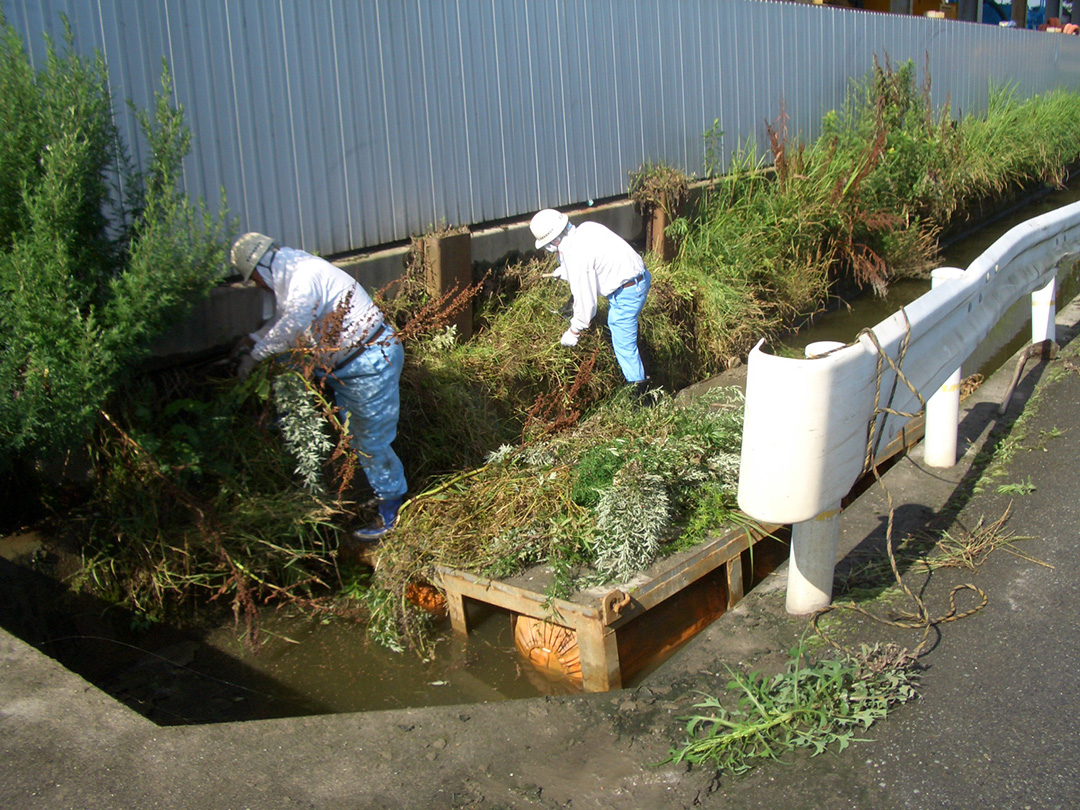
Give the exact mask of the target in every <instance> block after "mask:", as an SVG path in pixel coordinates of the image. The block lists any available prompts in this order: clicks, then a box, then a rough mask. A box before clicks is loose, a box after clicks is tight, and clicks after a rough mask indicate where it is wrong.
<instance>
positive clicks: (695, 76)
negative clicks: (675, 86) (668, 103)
mask: <svg viewBox="0 0 1080 810" xmlns="http://www.w3.org/2000/svg"><path fill="white" fill-rule="evenodd" d="M679 12H680V13H679V40H678V50H677V51H676V52H675V54H674V61H675V65H676V68H677V70H678V72H679V84H680V86H679V118H678V121H679V128H678V130H676V131H675V132H673V133H672V135H673V139H674V143H673V148H674V153H675V155H676V156H675V157H674V158H672V157H669V158H668V160H667V162H668V163H672V164H674V165H675V166H677V167H679V168H685V167H686V165H687V162H688V157H689V155H690V154H691V152H692V149H693V142H694V141H696V140H697V137H698V136H697V134H696V132H697V130H698V126H697V121H698V119H697V115H696V114H695V112H694V111H695V108H696V103H695V102H696V100H697V98H698V97H699V96H700V95H701V90H700V88H701V73H700V71H699V70H698V64H699V62H700V59H699V56H698V39H697V31H698V26H699V25H700V23H701V20H700V18H699V9H698V4H697V3H696V2H694V1H693V0H689V1H688V2H685V3H682V4H680V6H679Z"/></svg>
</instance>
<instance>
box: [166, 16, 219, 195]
mask: <svg viewBox="0 0 1080 810" xmlns="http://www.w3.org/2000/svg"><path fill="white" fill-rule="evenodd" d="M219 12H220V7H219V6H209V7H204V6H202V5H201V4H183V3H173V4H170V5H169V6H167V7H166V8H165V14H166V15H167V17H169V18H170V22H171V25H170V26H169V31H170V38H171V40H172V41H171V43H170V44H171V47H170V51H171V52H172V53H173V54H175V57H174V58H176V59H177V62H178V64H177V65H176V67H175V68H174V70H175V72H174V80H175V84H174V96H175V103H177V104H180V105H183V109H184V123H185V124H186V125H187V127H188V129H189V131H190V132H191V139H192V141H191V144H192V145H191V148H192V152H191V153H189V155H188V157H187V158H186V159H185V160H184V165H183V178H184V186H185V189H186V191H187V192H188V194H190V195H192V196H200V197H202V198H203V199H204V200H205V201H206V202H207V203H208V205H209V206H210V208H211V209H212V210H217V208H218V201H219V195H218V193H217V189H218V186H219V185H221V182H222V177H223V176H224V174H225V172H224V170H223V169H224V167H223V166H222V163H221V138H220V132H219V125H220V123H221V120H222V116H220V115H219V114H218V111H219V107H220V105H221V97H222V91H223V90H224V89H225V88H223V87H222V84H223V83H222V82H220V81H219V73H218V67H219V64H220V57H221V49H220V48H217V47H215V46H214V45H212V44H211V39H212V37H213V34H212V33H211V32H212V31H218V30H220V26H219V25H217V24H216V23H217V21H216V20H214V21H211V20H209V19H207V15H214V16H216V15H217V13H219ZM159 70H160V69H159ZM195 155H198V158H199V159H195Z"/></svg>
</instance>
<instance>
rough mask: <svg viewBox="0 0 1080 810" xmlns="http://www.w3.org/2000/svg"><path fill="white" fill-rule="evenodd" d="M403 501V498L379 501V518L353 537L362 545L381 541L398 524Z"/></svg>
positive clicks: (356, 532) (358, 530)
mask: <svg viewBox="0 0 1080 810" xmlns="http://www.w3.org/2000/svg"><path fill="white" fill-rule="evenodd" d="M401 501H402V499H401V498H391V499H390V500H388V501H379V517H378V518H377V519H376V521H375V522H374V523H372V524H371V525H370V526H365V527H364V528H362V529H357V530H356V531H354V532H353V537H355V538H356V539H357V540H359V541H360V542H361V543H374V542H376V541H377V540H381V539H382V538H383V537H384V536H385V535H386V534H387V533H388V532H389V531H390V530H391V529H393V528H394V526H395V525H396V524H397V515H398V510H399V509H400V508H401Z"/></svg>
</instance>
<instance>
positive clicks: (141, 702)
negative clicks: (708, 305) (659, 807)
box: [0, 183, 1080, 725]
mask: <svg viewBox="0 0 1080 810" xmlns="http://www.w3.org/2000/svg"><path fill="white" fill-rule="evenodd" d="M1077 199H1080V183H1073V184H1072V186H1071V187H1070V188H1067V189H1065V190H1062V191H1055V192H1051V193H1049V194H1046V195H1044V196H1042V197H1040V198H1038V199H1036V200H1034V201H1031V202H1029V203H1027V204H1025V205H1024V206H1022V207H1021V208H1018V209H1017V210H1015V211H1013V212H1011V213H1009V214H1008V215H1006V216H1004V217H1002V218H1000V219H998V220H997V221H995V222H994V223H992V224H991V225H990V226H989V227H985V228H982V229H980V230H979V231H977V232H975V233H973V234H971V235H969V236H966V237H965V238H963V239H960V240H958V241H955V242H953V243H952V244H951V245H949V246H948V247H947V248H946V249H945V251H944V258H943V261H942V264H943V265H950V266H955V267H966V266H967V265H968V264H969V263H970V262H971V261H972V260H973V259H974V258H975V257H977V256H978V255H979V254H980V253H981V252H982V251H983V250H985V249H986V248H987V247H988V246H989V245H990V244H992V243H993V241H994V240H996V239H997V238H998V237H999V236H1001V235H1002V234H1003V233H1005V232H1006V231H1007V230H1008V229H1009V228H1011V227H1013V226H1014V225H1016V224H1018V223H1020V222H1022V221H1024V220H1027V219H1030V218H1031V217H1033V216H1037V215H1038V214H1041V213H1044V212H1046V211H1049V210H1053V209H1054V208H1058V207H1061V206H1062V205H1066V204H1068V203H1070V202H1074V201H1075V200H1077ZM1059 285H1060V290H1059V293H1058V300H1059V301H1068V300H1070V299H1071V298H1072V297H1073V296H1075V295H1076V294H1077V281H1076V273H1075V272H1071V273H1070V274H1069V275H1068V276H1067V277H1065V278H1062V279H1060V280H1059ZM928 289H929V282H928V281H905V282H901V283H897V284H895V285H893V286H892V287H891V289H890V292H889V295H888V297H887V298H884V299H882V298H878V297H876V296H872V295H865V296H863V297H861V298H860V299H858V300H856V301H854V302H851V303H850V305H847V306H844V307H841V308H840V309H837V310H835V311H831V312H826V313H823V314H822V315H820V316H819V317H817V318H815V319H814V322H813V324H811V325H810V326H808V327H806V328H804V329H803V330H802V331H800V332H799V333H798V334H796V335H793V336H791V337H790V338H789V339H787V340H786V341H785V342H784V345H785V347H786V350H788V351H791V352H793V353H797V354H801V353H802V349H803V348H804V347H805V345H806V344H807V343H809V342H811V341H818V340H836V341H841V342H844V343H849V342H851V341H852V340H854V338H855V336H856V334H857V333H858V332H859V330H860V329H862V328H864V327H867V326H873V325H874V324H877V323H879V322H880V321H882V320H884V319H885V318H887V317H888V316H889V315H891V314H892V313H893V312H895V311H896V310H897V309H899V308H900V307H901V306H904V305H906V304H908V303H910V302H911V301H913V300H914V299H915V298H917V297H918V296H920V295H922V294H923V293H924V292H926V291H927V290H928ZM1029 324H1030V304H1029V302H1028V301H1026V300H1022V301H1020V302H1018V303H1017V305H1016V306H1015V307H1014V308H1013V310H1011V311H1010V313H1009V315H1008V316H1007V317H1006V318H1004V319H1003V320H1002V322H1001V323H1000V324H999V325H998V327H997V328H996V329H995V330H994V332H993V333H992V334H991V335H990V336H989V338H988V339H987V341H986V342H985V344H984V345H983V346H981V347H980V349H979V350H978V351H977V353H976V354H975V355H974V356H973V357H972V358H971V359H970V360H969V361H968V363H967V364H966V365H965V367H964V369H963V374H964V375H965V376H966V375H968V374H972V373H975V372H981V373H983V374H986V373H988V372H990V371H992V370H994V369H995V368H997V367H998V366H1000V365H1001V364H1002V363H1003V362H1004V361H1005V360H1007V359H1008V358H1009V357H1010V356H1012V354H1013V353H1014V352H1016V351H1017V350H1018V349H1020V348H1021V347H1022V346H1023V345H1024V343H1025V342H1026V341H1027V340H1029V339H1030V326H1029ZM40 545H41V544H40V542H39V541H38V540H37V539H36V538H34V537H33V536H32V535H21V536H12V537H7V538H0V585H3V587H4V589H5V592H6V593H7V595H8V598H7V599H6V600H5V601H6V604H7V606H8V608H7V611H8V614H10V615H0V621H2V623H3V624H4V626H6V627H8V628H9V629H11V630H12V631H13V632H16V633H18V634H19V635H22V636H23V637H24V638H28V640H30V641H31V642H32V643H34V644H35V645H36V646H38V647H39V648H40V649H42V650H43V651H44V652H46V653H48V654H50V655H53V656H54V657H56V658H57V659H58V660H60V661H61V662H62V663H64V664H65V665H67V666H68V667H69V668H72V669H75V670H77V671H78V672H79V673H80V674H82V675H83V676H84V677H86V678H87V679H88V680H90V681H91V682H93V683H95V684H96V685H98V686H99V687H100V688H102V689H104V690H105V691H107V692H109V693H110V694H112V695H113V696H114V697H117V698H118V699H120V700H122V701H124V702H125V703H127V704H128V705H129V706H131V707H132V708H133V709H135V710H136V711H139V712H140V713H142V714H144V715H146V716H147V717H149V718H150V719H152V720H154V721H155V722H158V723H161V724H163V725H172V724H185V723H206V722H222V721H234V720H249V719H258V718H268V717H282V716H298V715H306V714H326V713H343V712H364V711H373V710H380V709H394V708H407V707H418V706H433V705H456V704H469V703H478V702H487V701H502V700H512V699H516V698H523V697H534V696H538V695H543V694H552V693H560V692H568V691H572V690H573V687H572V686H570V685H569V684H567V683H566V682H564V681H559V680H552V679H549V678H547V677H545V676H544V675H542V674H541V673H539V672H537V671H536V670H534V669H533V668H532V667H531V666H530V665H529V664H528V663H527V662H525V661H524V660H523V659H522V658H521V656H520V655H519V654H518V652H517V650H516V648H515V646H514V638H513V632H512V629H511V624H510V617H509V615H508V614H507V613H505V612H502V611H498V610H494V611H493V612H492V614H491V615H490V616H488V617H487V618H486V619H485V620H483V621H481V622H479V623H477V624H476V625H474V629H473V631H472V632H471V633H470V635H469V636H467V637H462V636H458V635H456V634H453V633H451V632H450V630H449V623H448V622H447V623H445V632H444V633H442V635H441V638H440V641H439V643H438V645H437V647H436V653H435V655H434V656H433V657H432V658H431V659H430V660H423V661H422V660H420V659H419V658H418V657H417V656H416V655H415V654H414V653H412V652H409V651H406V652H402V653H395V652H392V651H390V650H388V649H386V648H384V647H382V646H379V645H378V644H376V643H374V642H373V641H372V640H371V639H369V638H368V636H367V634H366V632H365V630H364V628H363V627H362V626H358V625H354V624H351V623H348V622H343V621H338V620H320V619H318V618H310V617H302V616H297V615H292V614H290V613H289V612H288V611H287V609H285V610H278V611H267V612H266V614H265V615H264V616H263V617H262V620H261V628H262V634H263V639H264V643H263V644H262V646H261V647H260V649H259V651H258V652H257V653H253V652H251V651H250V650H249V649H248V648H247V647H246V646H245V645H244V643H243V632H242V628H236V627H233V626H231V625H229V626H225V627H221V628H219V629H217V630H214V631H212V632H209V633H205V634H203V635H202V636H200V637H198V638H191V637H185V636H176V635H174V634H171V633H169V632H168V631H167V630H166V629H164V628H151V629H149V630H145V631H143V632H142V633H140V634H139V635H137V636H131V635H129V633H128V631H129V630H130V628H129V627H127V628H122V631H121V628H118V627H117V626H115V625H116V623H117V622H118V621H119V622H120V623H123V622H125V621H127V622H130V617H126V618H125V617H120V618H119V619H117V618H115V617H114V618H113V619H112V621H113V624H114V626H112V627H107V626H105V625H107V624H108V622H109V621H110V619H109V616H110V614H109V612H108V611H103V610H102V606H101V605H100V604H96V605H95V604H87V606H86V608H85V610H84V611H82V612H81V614H80V615H78V616H75V617H67V618H66V619H64V620H60V619H58V618H57V617H54V616H50V615H47V613H48V609H47V607H44V606H46V605H49V604H52V603H53V602H55V597H56V595H55V594H50V593H49V591H50V589H51V588H56V587H57V586H56V585H55V583H52V584H50V583H49V582H46V581H44V578H39V579H28V578H27V575H26V572H27V568H26V567H25V565H24V564H25V562H26V561H27V560H28V559H29V558H30V557H32V556H33V555H34V554H37V553H40V552H41V548H40ZM34 605H42V607H40V608H35V607H34ZM12 611H14V612H13V613H12ZM13 624H14V625H16V626H17V627H18V628H20V629H21V630H22V632H20V629H16V627H15V626H12V625H13ZM133 642H134V643H133ZM630 685H632V684H630Z"/></svg>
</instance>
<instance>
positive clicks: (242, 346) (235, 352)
mask: <svg viewBox="0 0 1080 810" xmlns="http://www.w3.org/2000/svg"><path fill="white" fill-rule="evenodd" d="M254 348H255V341H254V340H252V339H251V338H250V337H247V336H245V337H242V338H240V340H238V341H237V342H236V345H235V346H233V347H232V351H230V352H229V359H230V360H231V361H232V362H234V363H235V362H237V361H238V360H239V359H240V358H241V357H243V356H244V355H245V354H250V353H251V350H252V349H254Z"/></svg>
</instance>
